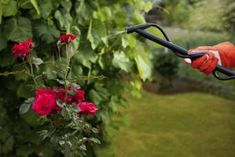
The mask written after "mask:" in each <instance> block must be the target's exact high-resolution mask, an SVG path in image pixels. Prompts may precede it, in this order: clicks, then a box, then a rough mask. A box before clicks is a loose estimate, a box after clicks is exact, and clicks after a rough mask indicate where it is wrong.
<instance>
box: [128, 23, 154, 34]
mask: <svg viewBox="0 0 235 157" xmlns="http://www.w3.org/2000/svg"><path fill="white" fill-rule="evenodd" d="M151 25H152V24H151V23H147V24H143V25H135V26H129V27H126V32H127V33H133V32H134V31H135V30H136V29H141V30H144V29H146V28H148V27H150V26H151Z"/></svg>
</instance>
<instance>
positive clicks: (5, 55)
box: [0, 50, 14, 67]
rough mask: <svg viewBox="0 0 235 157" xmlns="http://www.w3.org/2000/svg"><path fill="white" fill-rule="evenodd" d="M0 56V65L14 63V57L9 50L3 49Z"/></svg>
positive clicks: (4, 65)
mask: <svg viewBox="0 0 235 157" xmlns="http://www.w3.org/2000/svg"><path fill="white" fill-rule="evenodd" d="M0 58H2V60H1V62H0V66H1V67H6V66H9V65H11V64H13V63H14V57H13V55H12V53H11V52H10V50H4V51H2V52H1V53H0Z"/></svg>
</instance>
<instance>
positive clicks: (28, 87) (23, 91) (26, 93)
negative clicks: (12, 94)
mask: <svg viewBox="0 0 235 157" xmlns="http://www.w3.org/2000/svg"><path fill="white" fill-rule="evenodd" d="M33 87H34V85H33V84H29V82H25V83H22V84H21V85H20V86H19V87H18V89H17V95H18V97H21V98H29V97H32V96H33V95H34V88H33Z"/></svg>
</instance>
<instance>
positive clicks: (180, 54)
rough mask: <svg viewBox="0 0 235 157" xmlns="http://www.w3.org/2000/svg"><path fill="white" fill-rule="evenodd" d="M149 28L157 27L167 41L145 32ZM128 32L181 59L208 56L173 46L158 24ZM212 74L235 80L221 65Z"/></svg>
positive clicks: (230, 72)
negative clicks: (162, 47) (136, 34)
mask: <svg viewBox="0 0 235 157" xmlns="http://www.w3.org/2000/svg"><path fill="white" fill-rule="evenodd" d="M149 27H155V28H157V29H158V30H160V31H161V33H162V34H163V36H164V38H165V40H164V39H161V38H158V37H156V36H154V35H152V34H150V33H148V32H146V31H144V30H145V29H147V28H149ZM126 32H127V33H133V32H136V33H138V34H139V35H141V36H143V37H145V38H147V39H149V40H151V41H153V42H155V43H158V44H160V45H162V46H164V47H166V48H168V49H170V50H172V51H173V52H174V53H175V54H176V55H177V56H178V57H181V58H190V59H191V60H195V59H197V58H199V57H201V56H203V55H204V54H206V53H196V54H188V50H186V49H184V48H182V47H180V46H178V45H175V44H173V43H172V42H171V41H170V40H169V38H168V36H167V34H166V33H165V32H164V30H163V29H162V28H161V27H160V26H158V25H157V24H154V23H147V24H143V25H136V26H130V27H127V28H126ZM212 73H213V75H214V76H215V77H216V78H217V79H219V80H231V79H235V72H233V71H231V70H229V69H227V68H224V67H222V66H220V65H217V66H216V68H215V69H214V71H213V72H212ZM218 73H222V74H224V75H226V76H227V77H226V78H224V77H221V76H219V75H218Z"/></svg>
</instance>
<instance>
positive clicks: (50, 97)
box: [32, 88, 61, 116]
mask: <svg viewBox="0 0 235 157" xmlns="http://www.w3.org/2000/svg"><path fill="white" fill-rule="evenodd" d="M32 109H33V110H34V111H35V112H36V113H37V114H38V115H40V116H47V115H49V114H51V113H56V112H58V111H60V110H61V108H60V107H59V106H58V105H57V104H56V93H55V92H54V91H53V90H52V89H50V88H41V89H38V90H37V91H36V95H35V99H34V103H33V106H32Z"/></svg>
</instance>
